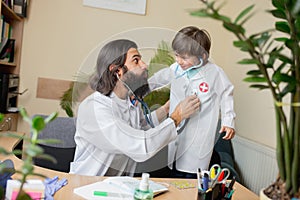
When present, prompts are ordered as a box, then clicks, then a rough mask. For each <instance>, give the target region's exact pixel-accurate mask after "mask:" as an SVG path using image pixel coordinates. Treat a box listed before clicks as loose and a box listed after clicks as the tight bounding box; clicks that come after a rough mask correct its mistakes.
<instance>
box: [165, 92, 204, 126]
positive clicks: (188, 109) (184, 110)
mask: <svg viewBox="0 0 300 200" xmlns="http://www.w3.org/2000/svg"><path fill="white" fill-rule="evenodd" d="M199 108H200V100H199V98H198V97H197V95H191V96H188V97H186V98H185V99H184V100H182V101H181V102H180V103H179V104H178V105H177V106H176V108H175V110H174V112H173V113H172V114H171V116H170V117H171V118H172V119H173V120H174V123H175V126H176V127H177V126H178V125H179V124H180V122H181V121H182V120H184V119H187V118H189V117H190V116H191V115H192V114H194V113H195V112H196V111H197V110H198V109H199Z"/></svg>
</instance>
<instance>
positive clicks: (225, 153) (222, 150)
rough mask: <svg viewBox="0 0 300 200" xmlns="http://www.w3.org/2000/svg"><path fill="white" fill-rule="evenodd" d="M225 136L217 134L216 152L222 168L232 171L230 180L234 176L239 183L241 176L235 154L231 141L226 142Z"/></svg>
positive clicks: (219, 125)
mask: <svg viewBox="0 0 300 200" xmlns="http://www.w3.org/2000/svg"><path fill="white" fill-rule="evenodd" d="M218 123H219V124H218V128H217V131H219V130H220V127H221V121H219V122H218ZM224 136H225V133H222V134H219V133H217V137H218V138H217V142H216V144H215V146H214V152H216V153H217V154H218V155H219V158H220V161H221V163H220V164H221V167H222V168H228V169H229V170H230V176H229V179H232V177H233V176H235V177H236V180H237V181H240V175H239V173H238V170H237V169H236V164H235V159H234V152H233V146H232V142H231V140H224V139H222V137H224Z"/></svg>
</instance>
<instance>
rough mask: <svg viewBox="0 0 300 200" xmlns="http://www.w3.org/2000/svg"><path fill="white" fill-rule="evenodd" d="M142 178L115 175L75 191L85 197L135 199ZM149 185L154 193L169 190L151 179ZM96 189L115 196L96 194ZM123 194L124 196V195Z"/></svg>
mask: <svg viewBox="0 0 300 200" xmlns="http://www.w3.org/2000/svg"><path fill="white" fill-rule="evenodd" d="M139 184H140V180H139V179H136V178H133V177H129V176H113V177H109V178H106V179H105V180H103V181H100V182H96V183H92V184H90V185H86V186H82V187H79V188H75V189H74V193H75V194H77V195H79V196H81V197H83V198H85V199H89V200H90V199H106V200H107V199H114V200H116V199H133V194H134V190H135V188H138V187H139ZM149 187H150V189H151V190H152V191H153V193H154V195H157V194H159V193H162V192H166V191H168V187H167V186H165V185H163V184H161V183H157V182H154V181H151V180H149ZM94 191H101V192H111V193H114V194H113V196H114V197H112V196H109V197H99V196H94ZM122 195H123V196H122Z"/></svg>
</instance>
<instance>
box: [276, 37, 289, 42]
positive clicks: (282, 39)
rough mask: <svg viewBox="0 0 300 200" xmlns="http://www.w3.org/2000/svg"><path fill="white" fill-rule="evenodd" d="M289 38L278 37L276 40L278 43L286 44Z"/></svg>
mask: <svg viewBox="0 0 300 200" xmlns="http://www.w3.org/2000/svg"><path fill="white" fill-rule="evenodd" d="M288 39H289V38H286V37H278V38H274V40H275V41H278V42H285V41H286V40H288Z"/></svg>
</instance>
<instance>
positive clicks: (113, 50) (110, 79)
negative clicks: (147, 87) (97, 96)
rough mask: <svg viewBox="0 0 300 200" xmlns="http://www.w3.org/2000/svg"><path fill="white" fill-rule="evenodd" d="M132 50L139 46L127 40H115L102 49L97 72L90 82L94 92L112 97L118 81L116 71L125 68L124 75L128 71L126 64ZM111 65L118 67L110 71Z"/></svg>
mask: <svg viewBox="0 0 300 200" xmlns="http://www.w3.org/2000/svg"><path fill="white" fill-rule="evenodd" d="M130 48H135V49H137V45H136V44H135V43H134V42H133V41H130V40H126V39H120V40H114V41H111V42H109V43H107V44H106V45H104V46H103V47H102V49H101V50H100V52H99V54H98V58H97V65H96V72H95V73H94V74H93V75H92V77H91V79H90V82H89V83H90V86H91V88H92V89H93V90H96V91H98V92H100V93H102V94H104V95H106V96H108V95H110V93H111V92H112V90H113V89H114V87H115V85H116V82H117V80H118V79H117V77H116V75H115V73H116V71H117V70H118V69H119V67H123V70H124V73H125V72H126V71H127V70H128V69H127V67H126V66H125V65H124V64H125V61H126V56H127V52H128V50H129V49H130ZM111 65H115V66H116V67H114V68H113V69H112V70H110V69H109V67H110V66H111Z"/></svg>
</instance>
